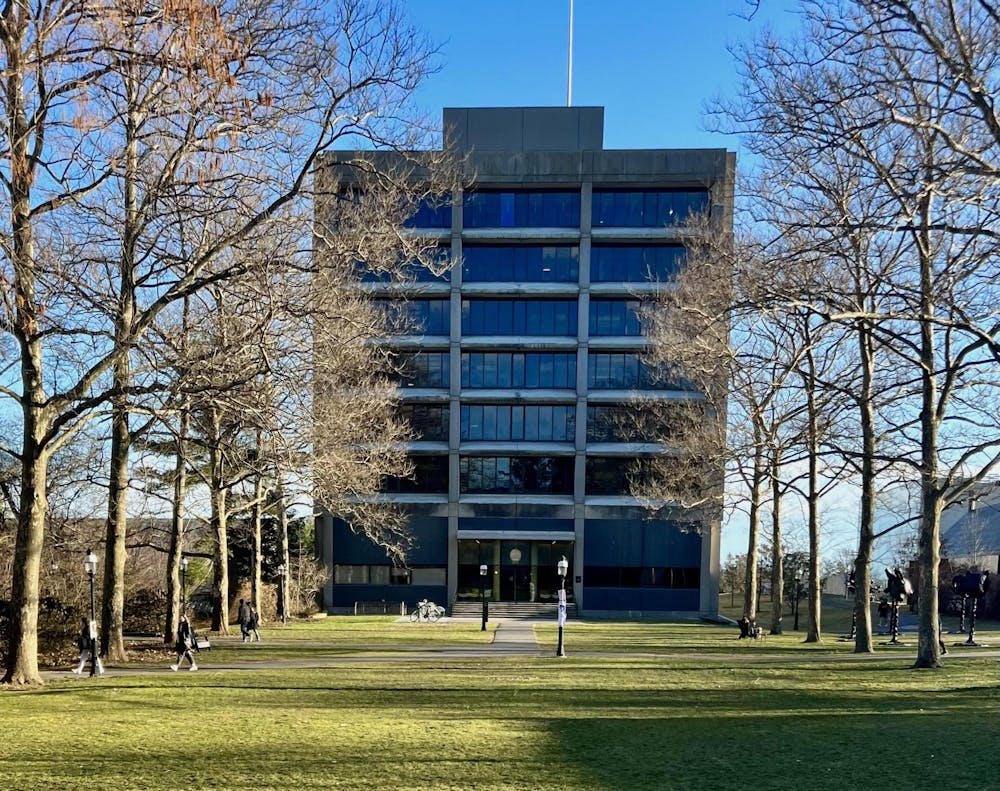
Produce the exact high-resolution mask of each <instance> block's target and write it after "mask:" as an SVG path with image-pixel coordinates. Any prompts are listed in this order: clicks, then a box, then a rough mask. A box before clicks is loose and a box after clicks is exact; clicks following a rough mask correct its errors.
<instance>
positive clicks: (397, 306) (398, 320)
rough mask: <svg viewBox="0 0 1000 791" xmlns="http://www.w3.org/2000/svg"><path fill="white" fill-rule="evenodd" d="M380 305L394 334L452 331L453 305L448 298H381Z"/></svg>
mask: <svg viewBox="0 0 1000 791" xmlns="http://www.w3.org/2000/svg"><path fill="white" fill-rule="evenodd" d="M378 305H379V308H380V309H381V310H382V311H383V312H384V313H385V315H386V316H387V317H388V319H389V322H390V325H391V331H392V332H393V334H396V335H447V334H448V333H449V332H450V331H451V307H450V303H449V302H448V300H446V299H409V300H398V299H381V300H378Z"/></svg>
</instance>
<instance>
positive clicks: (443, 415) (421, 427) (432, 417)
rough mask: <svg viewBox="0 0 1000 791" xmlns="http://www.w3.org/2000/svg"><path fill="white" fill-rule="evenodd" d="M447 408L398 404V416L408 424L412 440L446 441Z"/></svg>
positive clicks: (432, 405)
mask: <svg viewBox="0 0 1000 791" xmlns="http://www.w3.org/2000/svg"><path fill="white" fill-rule="evenodd" d="M448 411H449V410H448V407H447V406H444V405H442V404H400V405H399V406H398V407H397V413H398V414H399V416H400V417H401V418H402V419H403V420H405V421H407V422H408V423H409V424H410V427H411V428H412V429H413V434H414V439H424V440H445V441H447V439H448Z"/></svg>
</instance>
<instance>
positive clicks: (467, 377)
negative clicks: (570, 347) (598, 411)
mask: <svg viewBox="0 0 1000 791" xmlns="http://www.w3.org/2000/svg"><path fill="white" fill-rule="evenodd" d="M462 387H463V388H470V389H477V388H498V387H503V388H508V387H526V388H554V389H575V388H576V354H563V353H559V352H465V353H463V354H462Z"/></svg>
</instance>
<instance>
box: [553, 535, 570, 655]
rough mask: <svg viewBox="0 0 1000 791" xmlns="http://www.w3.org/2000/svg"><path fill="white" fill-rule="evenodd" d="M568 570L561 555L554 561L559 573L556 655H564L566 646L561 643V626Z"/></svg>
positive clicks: (564, 621) (563, 621)
mask: <svg viewBox="0 0 1000 791" xmlns="http://www.w3.org/2000/svg"><path fill="white" fill-rule="evenodd" d="M567 572H569V561H567V560H566V556H565V555H563V556H562V559H561V560H560V561H559V562H558V563H556V573H557V574H558V575H559V606H558V610H557V613H558V615H557V618H558V622H559V642H558V644H557V645H556V656H566V647H565V645H564V644H563V626H565V624H566V574H567Z"/></svg>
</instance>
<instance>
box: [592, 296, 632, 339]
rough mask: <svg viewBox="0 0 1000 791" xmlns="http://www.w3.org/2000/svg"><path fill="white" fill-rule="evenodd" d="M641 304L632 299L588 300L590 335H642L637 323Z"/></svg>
mask: <svg viewBox="0 0 1000 791" xmlns="http://www.w3.org/2000/svg"><path fill="white" fill-rule="evenodd" d="M641 304H642V303H640V302H639V301H638V300H634V299H629V300H624V299H592V300H590V334H591V335H595V336H600V335H627V336H635V335H642V324H641V322H640V321H639V308H640V305H641Z"/></svg>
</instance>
